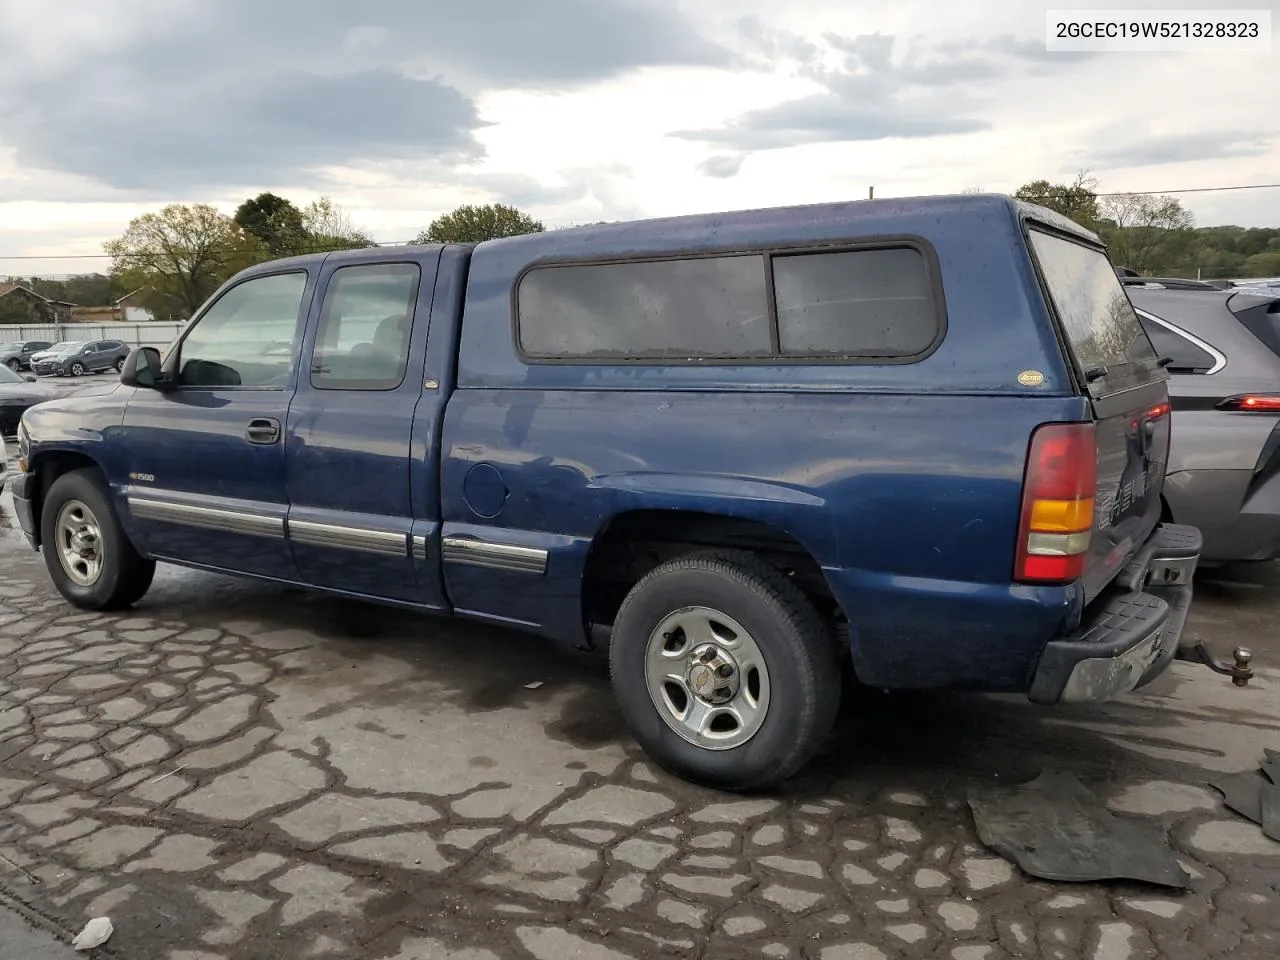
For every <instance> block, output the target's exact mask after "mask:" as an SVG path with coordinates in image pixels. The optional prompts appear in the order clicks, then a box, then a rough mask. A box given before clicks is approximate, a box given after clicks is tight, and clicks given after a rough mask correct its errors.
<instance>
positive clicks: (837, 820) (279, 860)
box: [0, 538, 1280, 960]
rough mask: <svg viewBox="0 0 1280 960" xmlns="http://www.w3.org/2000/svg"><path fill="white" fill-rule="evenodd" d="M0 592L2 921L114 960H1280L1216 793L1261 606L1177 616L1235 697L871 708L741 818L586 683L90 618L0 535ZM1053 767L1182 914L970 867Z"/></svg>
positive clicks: (1278, 893) (567, 664)
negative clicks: (648, 754) (982, 828)
mask: <svg viewBox="0 0 1280 960" xmlns="http://www.w3.org/2000/svg"><path fill="white" fill-rule="evenodd" d="M0 561H2V563H0V890H3V892H5V893H7V894H8V895H9V896H11V897H15V898H17V899H20V900H21V901H23V902H24V903H26V904H28V905H29V906H31V907H32V908H33V909H36V910H38V911H40V912H42V913H43V914H44V915H45V916H48V917H51V918H55V919H57V920H58V921H60V922H61V923H62V924H63V926H64V927H65V928H67V929H76V928H78V927H79V926H80V925H81V924H82V923H83V921H84V919H85V918H86V917H87V916H88V915H90V914H93V913H96V912H99V911H109V912H110V914H111V916H112V919H113V922H114V923H115V925H116V930H117V932H116V935H115V936H114V937H113V939H112V941H111V944H110V947H111V950H112V951H113V953H112V955H113V956H119V957H126V958H130V960H132V958H146V960H151V958H156V960H194V958H200V960H244V958H261V957H308V958H309V957H316V958H326V957H330V958H346V957H352V958H354V957H360V958H369V960H506V958H523V960H529V958H534V960H568V958H583V960H642V958H649V957H660V956H661V957H669V956H677V957H696V958H705V960H717V958H742V957H765V958H773V960H792V958H794V960H804V958H808V960H895V958H917V957H918V958H925V957H939V958H947V960H999V958H1006V957H1026V958H1037V960H1040V958H1043V960H1077V958H1079V960H1144V958H1150V957H1176V958H1178V960H1200V958H1205V960H1207V958H1216V957H1230V958H1231V960H1253V958H1258V960H1262V958H1274V957H1276V956H1280V844H1275V843H1272V842H1271V841H1269V840H1267V839H1266V838H1265V837H1263V836H1262V834H1261V832H1260V831H1259V830H1258V829H1257V828H1256V827H1254V826H1253V825H1251V824H1247V823H1243V822H1241V821H1240V820H1239V819H1238V818H1236V817H1235V816H1234V815H1232V814H1230V813H1229V812H1227V811H1226V810H1225V808H1224V807H1223V806H1222V804H1221V802H1220V798H1218V797H1217V795H1216V794H1214V793H1213V792H1212V791H1211V790H1208V789H1207V788H1206V787H1205V786H1204V781H1205V780H1206V779H1207V778H1208V777H1210V776H1212V774H1213V772H1215V771H1221V770H1232V769H1242V768H1245V767H1247V766H1250V765H1253V764H1256V762H1257V760H1258V759H1259V755H1260V752H1261V748H1262V747H1263V746H1265V745H1271V746H1275V747H1280V698H1277V690H1278V689H1280V684H1278V683H1277V679H1278V677H1280V674H1278V673H1277V671H1276V670H1275V669H1274V668H1273V667H1271V666H1269V665H1270V664H1274V663H1276V662H1277V660H1276V658H1277V657H1280V645H1276V644H1272V645H1271V647H1270V648H1268V645H1267V642H1266V638H1265V636H1263V637H1261V638H1260V637H1259V632H1260V631H1261V630H1262V629H1264V628H1265V624H1266V623H1267V622H1268V620H1269V619H1270V618H1272V617H1274V616H1275V615H1276V614H1277V613H1278V612H1280V601H1277V600H1275V599H1273V598H1272V595H1273V594H1274V592H1275V591H1274V590H1273V589H1271V588H1269V587H1250V586H1248V585H1241V584H1231V583H1217V584H1214V583H1210V584H1207V585H1206V586H1204V587H1202V589H1201V591H1200V594H1199V595H1198V599H1197V602H1196V606H1195V608H1194V610H1193V617H1192V629H1195V630H1198V631H1200V632H1201V634H1202V635H1203V636H1205V637H1206V638H1207V639H1209V640H1210V641H1212V642H1213V643H1215V644H1218V645H1220V646H1222V647H1224V648H1225V647H1226V646H1228V645H1229V644H1230V643H1232V642H1235V641H1237V640H1240V639H1244V638H1248V639H1249V641H1250V642H1251V644H1252V645H1253V646H1254V648H1255V650H1256V652H1257V658H1258V661H1259V662H1260V663H1261V664H1262V665H1263V669H1262V671H1261V676H1260V679H1259V680H1258V681H1257V682H1256V685H1255V686H1253V687H1251V688H1249V689H1246V690H1238V689H1236V688H1233V687H1232V686H1231V685H1230V684H1229V683H1227V682H1226V681H1224V680H1222V679H1221V678H1218V677H1215V676H1213V675H1211V674H1209V673H1207V672H1206V671H1204V670H1201V669H1198V668H1194V667H1184V666H1181V665H1179V666H1178V667H1176V668H1175V672H1174V673H1173V674H1172V675H1170V676H1169V677H1166V678H1164V679H1162V680H1161V681H1160V682H1159V683H1158V684H1157V685H1156V686H1155V687H1153V688H1152V689H1151V691H1150V692H1149V693H1148V694H1146V695H1143V696H1135V697H1132V698H1129V699H1128V700H1126V701H1124V702H1122V703H1116V704H1111V705H1107V706H1104V707H1081V708H1071V709H1061V710H1056V711H1046V710H1042V709H1038V708H1034V707H1031V706H1029V705H1027V704H1025V703H1023V702H1021V701H1019V699H1018V698H1003V697H949V696H918V695H913V696H906V697H888V698H886V697H882V696H878V695H874V694H871V693H868V694H866V695H865V701H864V702H862V703H859V704H857V705H855V706H853V707H852V708H851V709H850V710H848V711H847V714H848V716H846V717H845V719H844V721H843V723H842V730H841V733H840V734H839V735H838V736H837V738H836V739H835V740H833V742H832V744H831V746H830V748H829V749H828V751H827V752H826V754H825V755H824V757H823V758H821V759H820V760H819V761H818V762H817V763H816V764H815V765H814V766H813V767H812V769H810V770H808V771H806V772H805V774H804V775H803V776H802V777H801V778H799V779H798V780H796V781H795V782H793V783H791V784H789V785H788V786H787V787H786V789H785V790H784V791H781V792H780V793H778V794H777V795H775V796H771V797H762V798H745V799H744V798H735V797H731V796H726V795H723V794H716V793H714V792H711V791H707V790H702V789H699V788H696V787H692V786H690V785H687V784H683V783H680V782H678V781H675V780H673V779H672V778H670V777H668V776H667V775H666V774H664V773H661V772H660V771H658V770H656V769H655V768H654V767H652V766H651V765H650V764H649V763H647V762H646V761H645V759H644V757H643V755H642V754H640V753H639V751H638V750H637V749H636V748H635V747H634V745H633V744H632V743H631V742H630V740H629V739H628V738H627V736H626V734H625V732H624V731H623V729H622V727H621V724H620V721H619V718H618V716H617V712H616V710H615V709H614V707H613V704H612V701H611V698H610V694H609V691H608V685H607V682H606V679H605V671H604V667H603V665H602V663H601V660H600V658H599V657H598V656H594V655H584V654H580V653H573V652H565V651H557V650H553V649H549V648H547V647H546V646H545V645H543V644H542V643H540V642H539V641H537V640H536V639H530V638H528V637H525V636H521V635H517V634H510V633H506V632H502V631H496V630H491V629H487V628H480V627H474V626H468V625H464V624H456V623H448V622H442V621H436V620H431V619H427V618H422V617H417V616H413V615H410V614H404V613H399V612H389V611H386V610H381V609H376V608H369V607H363V606H359V605H356V604H350V603H345V602H337V601H333V600H328V599H322V598H314V597H308V596H305V595H302V594H299V593H296V592H291V591H282V590H280V589H278V588H274V587H268V586H260V585H254V584H242V583H236V582H232V581H226V580H223V579H221V578H215V577H208V576H203V575H195V574H188V573H179V572H176V571H170V570H165V571H164V572H163V575H162V576H161V577H160V578H159V580H158V582H157V586H156V588H155V589H154V591H153V593H152V594H151V595H149V596H148V598H147V599H146V600H145V601H144V602H143V603H142V604H140V605H139V607H138V608H137V609H136V610H134V611H132V612H130V613H128V614H126V615H121V616H97V615H93V614H84V613H79V612H76V611H74V610H73V609H72V608H71V607H69V606H67V605H66V604H64V603H63V602H62V601H61V600H60V599H58V598H57V597H56V596H55V595H54V593H53V591H52V590H51V589H50V587H49V586H48V584H47V580H46V578H45V575H44V571H43V569H42V567H41V566H40V565H39V561H38V558H37V557H35V555H33V554H27V553H26V552H24V551H21V549H20V547H19V546H18V545H17V544H16V543H15V542H14V541H13V540H12V539H3V538H0ZM535 680H537V681H542V686H541V687H539V688H537V689H536V690H528V689H526V684H529V683H530V682H531V681H535ZM1045 766H1050V767H1058V768H1061V769H1066V770H1071V771H1073V772H1075V773H1077V774H1078V775H1079V776H1081V777H1082V778H1083V779H1084V780H1085V782H1086V783H1088V784H1090V786H1092V787H1093V788H1094V789H1096V790H1098V791H1099V792H1100V793H1101V794H1103V795H1105V796H1107V797H1109V798H1110V801H1111V804H1112V806H1113V808H1114V809H1115V810H1117V811H1118V812H1122V813H1125V814H1128V815H1133V816H1144V817H1152V818H1155V819H1157V820H1158V821H1159V822H1160V823H1161V824H1163V825H1164V826H1165V827H1166V828H1167V829H1168V831H1169V834H1170V836H1171V838H1172V841H1173V842H1174V844H1175V845H1176V847H1177V849H1178V851H1179V855H1180V857H1181V859H1182V860H1183V863H1184V865H1185V866H1186V867H1187V869H1188V871H1189V872H1190V873H1191V875H1192V876H1193V877H1194V878H1195V879H1194V881H1193V884H1192V889H1191V891H1190V892H1188V893H1186V894H1181V895H1169V893H1168V892H1167V891H1162V890H1154V889H1151V888H1146V887H1142V886H1139V885H1125V884H1120V885H1102V884H1097V885H1094V884H1090V885H1076V886H1068V885H1057V884H1050V883H1042V882H1038V881H1033V880H1031V879H1029V878H1027V877H1025V876H1024V875H1022V874H1021V873H1019V872H1018V871H1017V870H1016V869H1015V868H1013V867H1011V866H1010V865H1009V864H1008V863H1006V862H1005V861H1003V860H1001V859H999V858H996V857H993V856H991V855H990V854H989V853H988V852H987V851H985V850H984V849H983V848H982V847H981V846H980V844H979V843H978V841H977V838H976V836H975V834H974V831H973V827H972V823H971V820H970V817H969V814H968V811H967V808H966V806H965V804H964V795H965V790H966V789H967V788H968V787H969V786H971V785H974V784H990V783H1010V784H1014V783H1017V782H1020V781H1022V780H1026V779H1030V778H1032V777H1034V776H1035V775H1036V774H1037V773H1038V772H1039V771H1040V769H1041V768H1043V767H1045Z"/></svg>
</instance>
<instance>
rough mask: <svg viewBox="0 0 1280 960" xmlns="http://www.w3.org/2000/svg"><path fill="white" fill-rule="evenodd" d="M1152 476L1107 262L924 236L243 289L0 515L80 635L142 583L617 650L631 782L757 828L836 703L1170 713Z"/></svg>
mask: <svg viewBox="0 0 1280 960" xmlns="http://www.w3.org/2000/svg"><path fill="white" fill-rule="evenodd" d="M1168 443H1169V404H1168V393H1167V375H1166V373H1165V371H1164V369H1163V367H1162V365H1161V363H1160V360H1159V357H1157V355H1156V354H1155V352H1154V351H1153V349H1152V348H1151V344H1150V341H1149V340H1148V339H1147V337H1146V335H1145V333H1144V332H1143V330H1142V327H1141V325H1140V324H1139V323H1138V320H1137V317H1136V315H1135V314H1134V313H1133V310H1132V307H1131V306H1130V304H1129V301H1128V299H1127V297H1126V296H1125V293H1124V290H1123V288H1122V287H1121V285H1120V282H1119V280H1118V279H1117V277H1116V275H1115V272H1114V270H1113V268H1112V267H1111V265H1110V263H1109V261H1108V259H1107V256H1106V252H1105V249H1104V248H1103V247H1102V245H1101V244H1100V242H1099V241H1098V239H1097V237H1095V236H1093V235H1092V234H1090V233H1088V232H1087V231H1084V230H1082V229H1081V228H1079V227H1078V226H1076V225H1075V224H1072V223H1070V222H1069V221H1067V220H1065V219H1063V218H1061V217H1058V216H1057V215H1055V214H1052V213H1051V212H1049V211H1047V210H1043V209H1041V208H1036V207H1030V206H1028V205H1025V204H1018V203H1016V202H1014V201H1012V200H1009V199H1008V198H1004V197H986V196H977V197H940V198H926V199H921V200H892V201H874V202H865V203H843V204H829V205H822V206H818V207H804V208H780V209H774V210H763V211H741V212H737V213H732V214H721V215H715V216H695V217H681V218H671V219H668V220H658V221H646V222H640V223H634V224H611V225H602V226H596V227H591V228H583V229H579V230H565V231H553V232H551V233H546V234H535V235H529V236H524V237H515V238H508V239H504V240H498V241H491V242H487V243H482V244H479V245H476V246H465V245H436V246H410V247H396V248H388V249H377V248H375V249H368V250H356V251H346V252H342V253H330V254H324V255H313V256H308V257H301V258H294V259H287V260H280V261H274V262H271V263H266V264H261V265H258V266H255V267H253V268H250V269H249V270H246V271H244V272H242V273H241V274H239V275H237V276H236V277H234V278H232V279H231V280H230V281H228V282H227V283H226V284H225V285H224V286H223V288H222V289H220V290H219V291H218V292H217V293H216V294H215V295H214V296H213V297H212V298H211V300H210V302H209V303H208V304H206V305H205V307H204V308H202V309H201V311H199V313H198V314H197V315H196V316H195V317H194V318H193V320H192V322H191V324H190V325H189V326H188V327H187V329H186V330H185V331H184V332H183V334H182V335H181V336H180V337H179V339H178V340H177V341H176V342H175V343H174V344H173V345H172V346H171V347H170V348H169V349H168V350H167V351H166V352H165V354H164V356H163V357H162V356H161V355H160V354H159V353H158V352H157V351H154V350H150V349H148V348H142V349H140V350H138V351H135V352H134V353H133V354H131V355H130V357H129V360H128V361H127V362H126V365H125V369H124V372H123V374H122V382H121V384H120V386H119V387H118V388H116V390H115V391H114V392H113V393H112V394H110V395H108V396H105V397H104V396H95V397H93V398H92V399H87V398H70V399H66V400H62V401H57V402H55V403H49V404H42V405H41V406H40V407H39V408H37V409H34V410H32V411H31V412H30V413H29V414H28V415H27V416H26V417H25V418H24V421H23V425H22V430H21V434H20V438H19V444H20V450H19V454H20V456H19V462H20V467H21V473H20V476H19V478H18V480H17V481H16V483H15V503H16V504H17V507H18V512H19V516H20V519H21V521H22V524H23V527H24V529H25V530H26V531H27V533H28V537H29V539H30V540H31V542H32V544H33V546H37V547H42V548H43V550H44V554H45V559H46V565H47V566H48V569H49V571H50V575H51V577H52V578H53V581H54V583H55V584H56V585H57V586H58V588H59V590H60V591H61V592H62V593H63V595H64V596H66V597H67V599H68V600H70V601H71V602H72V603H76V604H78V605H80V606H84V607H88V608H92V609H108V608H119V607H122V606H127V605H129V604H132V603H135V602H137V601H138V600H140V599H141V598H142V596H143V595H144V594H145V592H146V589H147V587H148V586H149V584H150V579H151V575H152V571H153V570H154V565H155V563H156V562H157V561H167V562H173V563H178V564H183V565H186V566H191V567H198V568H203V569H209V570H216V571H220V572H227V573H234V574H240V575H248V576H253V577H258V578H263V579H267V580H272V581H276V582H280V583H288V584H293V585H300V586H303V587H307V588H311V589H316V590H322V591H326V592H329V593H333V594H338V595H342V596H348V597H353V598H358V599H365V600H371V601H376V602H380V603H388V604H395V605H400V606H404V607H408V608H412V609H417V610H421V611H424V612H430V613H436V614H442V615H448V616H457V617H466V618H470V619H476V620H481V621H485V622H489V623H493V624H498V625H502V626H507V627H513V628H517V629H521V630H525V631H528V632H530V633H536V634H541V635H543V636H547V637H551V638H554V639H557V640H563V641H567V642H571V643H575V644H579V645H581V644H584V643H589V642H590V641H591V638H593V637H594V636H596V635H597V634H598V633H604V634H606V635H607V636H608V637H609V640H608V645H609V656H610V664H611V672H612V677H613V684H614V691H615V694H616V696H617V698H618V702H619V706H620V709H621V710H622V713H623V715H624V717H625V718H626V720H627V722H628V724H629V726H630V729H631V730H632V732H633V733H634V734H635V736H636V738H637V739H638V740H639V741H640V742H641V744H642V745H643V746H644V747H645V749H646V750H648V751H649V753H650V754H651V755H653V756H654V757H655V759H657V760H658V761H659V762H660V763H662V764H663V765H664V766H666V767H668V768H669V769H671V770H673V771H674V772H676V773H678V774H679V775H681V776H685V777H687V778H689V779H693V780H697V781H699V782H703V783H708V784H712V785H716V786H721V787H725V788H729V789H738V790H748V789H759V788H762V787H765V786H769V785H771V784H774V783H777V782H779V781H780V780H782V779H785V778H786V777H788V776H790V775H791V774H792V773H794V772H795V771H796V770H798V769H799V768H800V767H801V766H803V765H804V763H805V762H807V760H808V759H809V758H810V757H812V756H813V754H814V752H815V751H816V750H817V748H818V746H819V745H820V743H821V742H822V740H823V739H824V738H825V736H826V735H827V733H828V732H829V731H830V728H831V725H832V724H833V723H834V721H835V716H836V712H837V707H838V704H839V702H840V699H841V697H842V696H845V695H856V690H857V689H858V687H857V685H856V684H852V685H851V684H850V683H849V682H848V681H849V680H851V679H852V680H856V681H860V682H861V683H862V684H867V685H874V686H879V687H885V688H890V689H905V688H917V689H919V688H940V687H953V688H962V689H972V690H988V691H1004V692H1012V691H1017V692H1022V693H1025V694H1026V695H1027V696H1029V697H1030V698H1031V699H1032V700H1034V701H1037V702H1042V703H1058V702H1064V701H1073V700H1101V699H1107V698H1110V697H1114V696H1119V695H1123V694H1124V693H1126V692H1128V691H1130V690H1132V689H1134V688H1135V687H1137V686H1139V685H1141V684H1144V683H1147V682H1149V681H1150V680H1151V679H1152V678H1154V677H1155V676H1156V675H1158V674H1159V673H1160V672H1161V671H1162V670H1163V669H1164V668H1165V667H1166V666H1167V664H1168V663H1169V662H1170V661H1171V660H1172V659H1173V658H1174V657H1175V656H1177V655H1179V654H1180V652H1182V651H1181V647H1180V635H1181V632H1182V625H1183V622H1184V621H1185V617H1186V612H1187V608H1188V606H1189V604H1190V600H1191V590H1192V583H1191V580H1192V574H1193V572H1194V569H1195V566H1196V562H1197V558H1198V553H1199V543H1200V540H1199V534H1198V532H1197V531H1196V530H1195V529H1194V528H1187V527H1175V526H1174V525H1171V524H1162V523H1161V516H1160V491H1161V486H1162V483H1163V477H1164V464H1165V462H1166V461H1167V451H1168ZM597 628H602V630H597ZM851 691H852V694H851Z"/></svg>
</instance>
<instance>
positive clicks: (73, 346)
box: [54, 343, 84, 356]
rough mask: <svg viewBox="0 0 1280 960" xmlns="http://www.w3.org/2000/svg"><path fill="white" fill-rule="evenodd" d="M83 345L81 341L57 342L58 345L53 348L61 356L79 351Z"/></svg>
mask: <svg viewBox="0 0 1280 960" xmlns="http://www.w3.org/2000/svg"><path fill="white" fill-rule="evenodd" d="M83 346H84V344H83V343H63V344H59V345H58V347H55V348H54V349H56V350H57V351H58V353H59V354H61V355H62V356H66V355H67V354H69V353H79V352H80V350H81V348H82V347H83Z"/></svg>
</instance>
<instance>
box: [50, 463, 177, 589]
mask: <svg viewBox="0 0 1280 960" xmlns="http://www.w3.org/2000/svg"><path fill="white" fill-rule="evenodd" d="M40 539H41V543H42V544H43V550H42V552H43V553H44V562H45V567H46V568H47V569H48V571H49V577H50V578H51V579H52V580H53V585H54V586H55V587H57V589H58V592H59V593H60V594H62V596H63V597H65V598H66V599H67V601H69V602H70V603H72V604H74V605H75V606H77V607H81V608H83V609H85V610H120V609H123V608H125V607H129V606H132V605H133V604H134V603H137V602H138V601H139V600H141V599H142V597H143V595H144V594H145V593H146V592H147V590H148V589H149V588H150V586H151V579H152V577H153V576H155V570H156V563H155V561H154V560H148V559H147V558H145V557H143V556H142V555H140V554H139V553H138V552H137V551H136V550H135V549H134V548H133V544H131V543H130V542H129V539H128V537H126V536H125V533H124V529H123V527H121V525H120V519H119V517H117V515H116V512H115V509H114V508H113V507H112V506H111V502H110V500H109V499H108V498H107V494H106V489H105V486H104V484H103V483H102V481H101V479H100V478H99V475H98V474H97V472H96V471H92V470H76V471H74V472H72V473H66V474H63V475H62V476H61V477H59V478H58V479H57V480H55V481H54V482H53V485H52V486H50V487H49V492H48V494H47V495H46V496H45V498H44V504H43V506H42V508H41V516H40Z"/></svg>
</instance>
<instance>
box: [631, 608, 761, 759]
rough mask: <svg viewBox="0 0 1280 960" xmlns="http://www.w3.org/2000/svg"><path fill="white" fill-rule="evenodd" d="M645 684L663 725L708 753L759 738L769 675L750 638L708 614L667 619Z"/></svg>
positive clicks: (648, 653)
mask: <svg viewBox="0 0 1280 960" xmlns="http://www.w3.org/2000/svg"><path fill="white" fill-rule="evenodd" d="M644 674H645V684H646V686H647V687H648V689H649V697H650V699H652V700H653V705H654V707H655V708H657V711H658V713H659V714H661V716H662V719H663V720H664V721H665V722H666V724H667V726H669V727H670V728H671V729H672V730H674V731H675V732H676V733H678V734H679V735H680V736H681V737H683V738H684V739H685V740H687V741H689V742H690V743H692V744H694V745H695V746H698V747H702V748H704V749H706V750H731V749H733V748H734V747H739V746H742V744H744V743H746V742H747V741H748V740H750V739H751V738H752V737H754V736H755V735H756V734H757V733H758V732H759V731H760V726H761V724H763V723H764V718H765V714H766V713H768V710H769V671H768V668H767V667H766V666H765V661H764V654H762V653H761V652H760V647H759V646H757V645H756V642H755V640H754V639H752V637H751V634H749V633H748V632H747V631H746V630H745V629H743V627H742V625H741V624H739V623H738V622H737V621H736V620H734V619H733V618H732V617H728V616H726V615H725V614H723V613H721V612H720V611H718V610H713V609H711V608H710V607H685V608H683V609H680V610H676V611H675V612H673V613H671V614H669V615H667V616H666V617H665V618H664V619H663V620H662V622H661V623H659V624H658V626H657V627H656V628H655V629H654V631H653V632H652V633H651V634H649V640H648V643H647V644H646V646H645V666H644Z"/></svg>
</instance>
